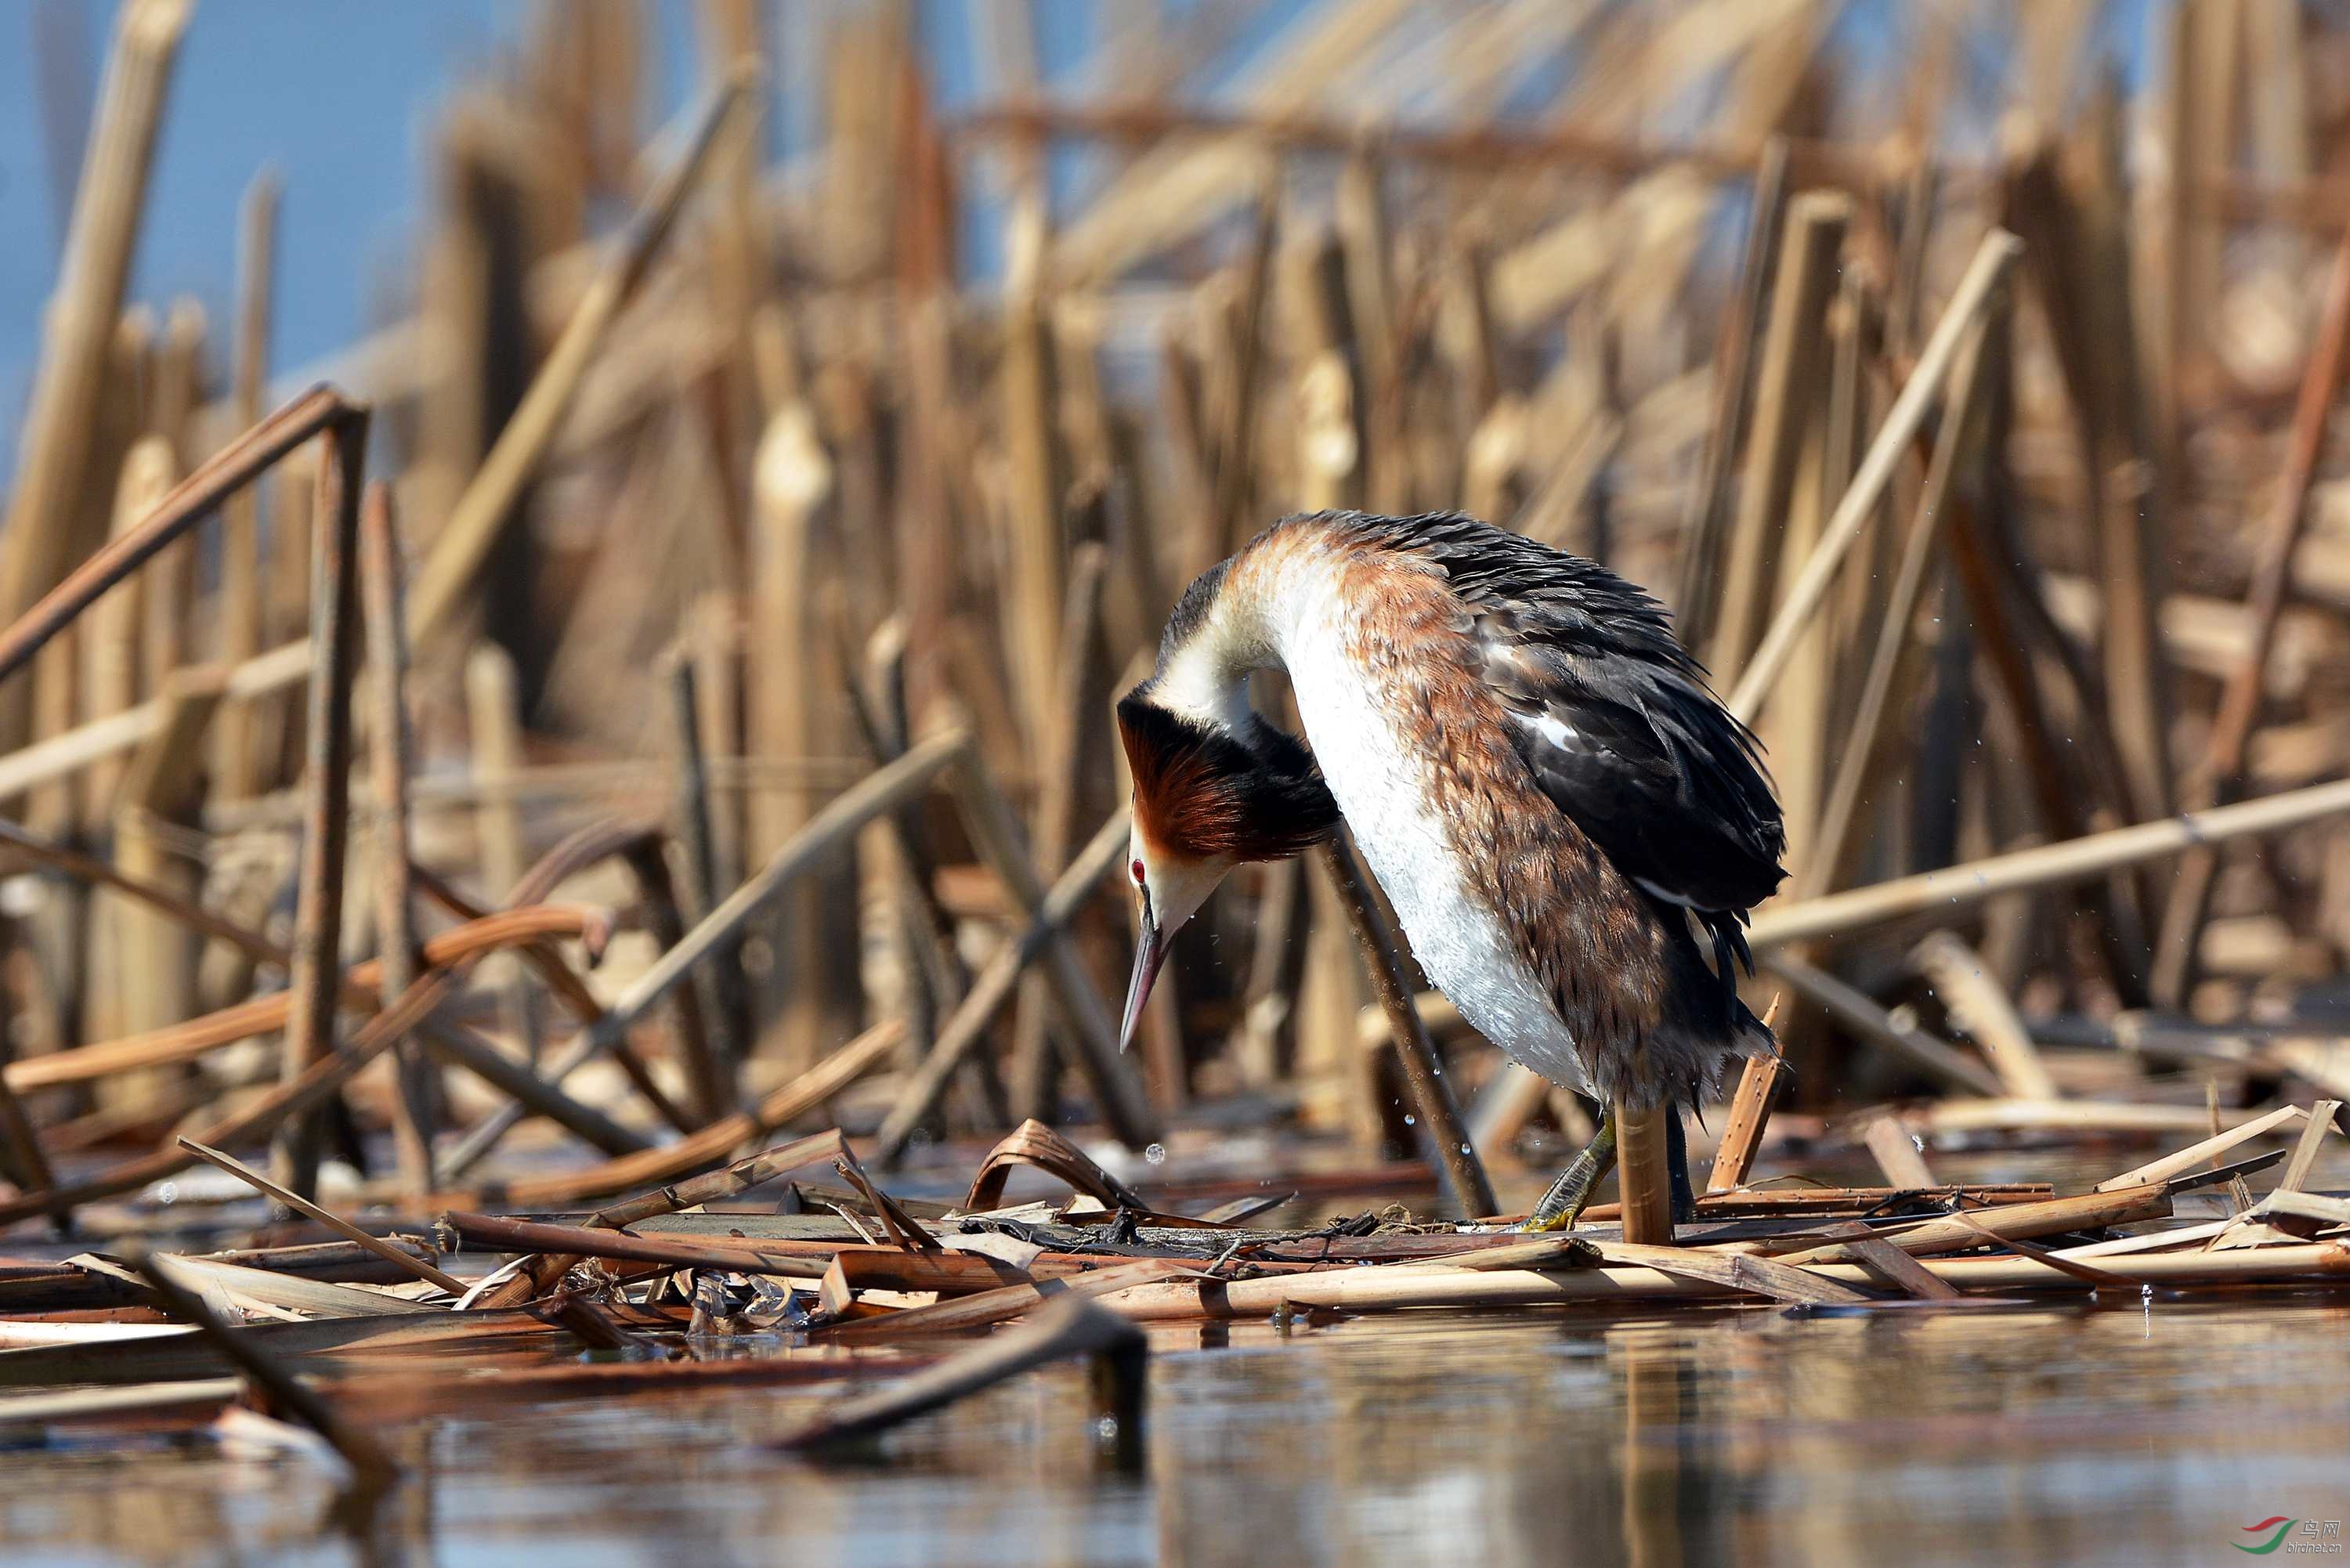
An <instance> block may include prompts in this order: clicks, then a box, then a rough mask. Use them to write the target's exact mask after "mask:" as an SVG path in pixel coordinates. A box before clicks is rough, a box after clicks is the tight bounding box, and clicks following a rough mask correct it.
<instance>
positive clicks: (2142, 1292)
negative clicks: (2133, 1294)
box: [2137, 1280, 2154, 1307]
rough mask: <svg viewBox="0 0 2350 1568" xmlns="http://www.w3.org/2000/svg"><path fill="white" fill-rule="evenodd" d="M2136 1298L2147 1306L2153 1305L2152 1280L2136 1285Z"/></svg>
mask: <svg viewBox="0 0 2350 1568" xmlns="http://www.w3.org/2000/svg"><path fill="white" fill-rule="evenodd" d="M2137 1299H2138V1300H2140V1301H2142V1302H2144V1303H2146V1304H2147V1306H2148V1307H2152V1306H2153V1305H2154V1282H2152V1281H2150V1280H2149V1281H2148V1282H2146V1283H2145V1284H2142V1285H2140V1286H2138V1288H2137Z"/></svg>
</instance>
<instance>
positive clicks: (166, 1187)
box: [155, 1181, 180, 1203]
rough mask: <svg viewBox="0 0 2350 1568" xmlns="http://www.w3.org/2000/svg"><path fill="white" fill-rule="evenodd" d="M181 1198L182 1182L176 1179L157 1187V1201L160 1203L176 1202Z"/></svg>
mask: <svg viewBox="0 0 2350 1568" xmlns="http://www.w3.org/2000/svg"><path fill="white" fill-rule="evenodd" d="M179 1200H180V1184H179V1183H178V1182H176V1181H167V1182H165V1183H163V1185H162V1186H161V1187H159V1188H157V1189H155V1201H156V1202H158V1203H176V1202H178V1201H179Z"/></svg>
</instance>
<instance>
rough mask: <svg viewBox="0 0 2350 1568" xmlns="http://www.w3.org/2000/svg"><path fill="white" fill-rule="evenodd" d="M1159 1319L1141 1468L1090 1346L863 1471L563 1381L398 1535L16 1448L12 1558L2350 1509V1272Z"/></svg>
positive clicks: (870, 1545)
mask: <svg viewBox="0 0 2350 1568" xmlns="http://www.w3.org/2000/svg"><path fill="white" fill-rule="evenodd" d="M1154 1340H1155V1345H1156V1350H1157V1354H1156V1355H1155V1357H1154V1359H1153V1363H1152V1370H1151V1397H1152V1402H1153V1403H1152V1409H1153V1420H1152V1424H1151V1429H1150V1433H1149V1458H1148V1463H1147V1466H1146V1468H1145V1469H1144V1470H1143V1472H1142V1473H1141V1474H1139V1475H1135V1476H1125V1475H1120V1474H1118V1473H1117V1472H1115V1471H1114V1470H1111V1469H1107V1468H1106V1467H1105V1466H1104V1465H1103V1464H1102V1462H1101V1461H1099V1460H1098V1459H1097V1448H1098V1445H1097V1440H1096V1434H1095V1433H1094V1431H1093V1430H1092V1427H1091V1417H1090V1416H1089V1415H1088V1413H1087V1411H1088V1406H1087V1399H1086V1397H1085V1394H1084V1386H1083V1383H1082V1380H1081V1377H1080V1376H1079V1374H1077V1373H1076V1371H1074V1370H1066V1371H1059V1372H1053V1373H1047V1374H1044V1375H1040V1376H1034V1377H1030V1378H1028V1379H1026V1380H1024V1381H1022V1382H1020V1383H1018V1384H1015V1385H1013V1386H1007V1387H1004V1388H1000V1389H998V1390H995V1391H994V1392H993V1393H991V1394H989V1395H986V1396H983V1397H979V1398H976V1399H972V1400H970V1401H967V1402H966V1403H964V1404H963V1405H962V1406H959V1407H955V1408H953V1409H951V1410H949V1411H947V1412H944V1413H941V1414H940V1415H936V1416H933V1417H929V1418H928V1419H926V1420H924V1421H921V1422H920V1423H917V1424H915V1425H913V1426H910V1427H908V1428H901V1429H900V1430H899V1432H898V1433H896V1434H894V1435H893V1436H892V1437H891V1438H890V1439H889V1442H888V1445H887V1448H886V1450H885V1453H886V1458H885V1459H882V1460H880V1461H878V1462H869V1463H857V1464H845V1463H832V1464H827V1465H817V1464H812V1463H807V1462H803V1461H799V1460H794V1459H781V1458H778V1457H775V1456H774V1455H771V1454H769V1453H767V1452H765V1451H764V1449H762V1448H761V1447H760V1445H761V1443H762V1441H763V1440H764V1439H765V1438H772V1437H774V1436H775V1435H776V1434H778V1433H780V1432H782V1431H784V1430H785V1428H788V1427H789V1426H791V1425H792V1424H793V1423H794V1422H795V1420H796V1419H798V1418H800V1417H804V1416H805V1415H806V1414H807V1413H808V1412H809V1411H810V1410H812V1409H813V1408H815V1407H816V1406H817V1405H818V1404H820V1403H821V1402H823V1401H824V1400H825V1399H827V1398H828V1397H832V1396H833V1395H834V1394H837V1392H838V1389H837V1387H833V1388H808V1387H794V1388H787V1389H772V1388H757V1389H744V1390H738V1391H727V1392H723V1393H708V1392H697V1393H694V1394H690V1395H644V1394H639V1395H635V1396H631V1397H626V1398H610V1399H597V1400H587V1401H582V1400H563V1401H557V1400H549V1401H546V1402H542V1403H537V1404H524V1403H515V1404H511V1405H505V1406H500V1407H492V1408H485V1409H484V1410H481V1411H479V1412H477V1413H473V1414H469V1415H466V1416H464V1417H437V1418H433V1419H431V1420H426V1421H421V1422H418V1423H415V1424H413V1425H411V1426H410V1427H407V1428H402V1429H401V1430H400V1432H399V1433H398V1434H397V1435H396V1437H395V1443H396V1445H397V1446H398V1447H399V1448H400V1451H401V1453H402V1454H403V1456H404V1458H405V1459H407V1460H408V1461H409V1462H410V1463H411V1467H412V1468H413V1469H415V1470H416V1471H418V1475H417V1477H416V1478H415V1479H412V1480H411V1481H410V1482H409V1483H408V1484H407V1486H406V1487H405V1488H404V1489H403V1490H401V1491H400V1493H398V1494H397V1495H396V1496H395V1497H394V1498H393V1500H392V1501H390V1503H388V1504H387V1505H386V1507H385V1510H384V1512H383V1515H382V1517H381V1519H380V1523H379V1538H378V1540H377V1541H376V1542H373V1543H372V1549H371V1550H370V1551H362V1549H361V1548H360V1547H359V1545H357V1544H355V1543H354V1542H351V1541H350V1540H348V1538H345V1537H338V1536H336V1535H333V1534H331V1533H325V1534H322V1533H321V1532H320V1531H319V1530H318V1528H317V1524H316V1522H315V1521H317V1519H318V1517H319V1516H320V1515H321V1513H322V1512H323V1511H325V1510H326V1508H327V1507H328V1503H329V1501H330V1499H331V1492H332V1488H331V1485H330V1484H329V1482H328V1480H327V1479H326V1478H325V1477H324V1476H323V1475H322V1473H321V1472H320V1471H319V1470H318V1469H316V1468H315V1467H314V1466H312V1465H311V1464H309V1463H307V1462H306V1461H304V1460H301V1459H293V1458H270V1459H230V1458H226V1457H224V1456H223V1455H222V1454H221V1452H220V1451H219V1450H218V1449H215V1448H214V1447H213V1446H212V1445H210V1444H209V1443H203V1444H195V1443H186V1442H179V1441H174V1440H171V1439H161V1438H159V1439H156V1440H154V1441H152V1442H150V1443H147V1444H144V1445H139V1444H133V1445H131V1446H130V1447H128V1448H127V1449H126V1448H125V1447H124V1446H123V1445H122V1444H120V1443H119V1442H115V1441H109V1442H108V1443H106V1444H105V1445H104V1446H102V1447H101V1446H99V1445H97V1444H95V1443H93V1444H92V1445H91V1446H88V1447H87V1448H77V1447H74V1446H60V1447H52V1448H49V1449H39V1450H21V1449H20V1450H17V1451H15V1452H9V1453H5V1454H0V1561H5V1563H10V1564H20V1565H26V1568H31V1565H34V1564H41V1565H48V1564H67V1563H73V1564H80V1563H222V1564H228V1563H237V1564H246V1563H365V1562H369V1561H378V1562H388V1563H441V1564H451V1565H455V1564H474V1563H483V1564H487V1563H500V1564H504V1563H524V1562H534V1563H535V1562H547V1563H567V1564H577V1565H581V1568H586V1565H590V1564H600V1563H696V1564H733V1563H743V1564H750V1563H782V1562H790V1563H795V1564H797V1563H805V1564H836V1563H837V1564H849V1565H862V1564H895V1563H909V1564H915V1563H919V1564H939V1565H949V1564H1006V1565H1011V1564H1021V1565H1032V1564H1033V1565H1037V1568H1047V1565H1052V1564H1062V1563H1066V1564H1096V1563H1101V1564H1111V1563H1120V1564H1122V1563H1251V1564H1256V1563H1265V1564H1280V1565H1284V1568H1287V1565H1290V1564H1331V1565H1334V1568H1335V1565H1352V1564H1378V1563H1455V1562H1461V1563H1495V1564H1509V1563H1613V1562H1628V1563H1677V1562H1683V1561H1687V1562H1699V1563H1789V1564H1814V1563H2131V1564H2137V1563H2217V1562H2233V1561H2238V1560H2239V1558H2240V1554H2239V1553H2237V1552H2234V1551H2231V1550H2230V1547H2231V1545H2232V1544H2233V1543H2234V1542H2243V1541H2258V1540H2260V1539H2262V1537H2257V1536H2248V1535H2245V1534H2243V1533H2242V1532H2241V1527H2242V1526H2244V1525H2246V1524H2250V1523H2253V1522H2256V1521H2261V1520H2264V1519H2269V1518H2271V1517H2272V1516H2274V1515H2280V1514H2282V1515H2286V1516H2288V1517H2291V1518H2293V1519H2296V1520H2300V1519H2313V1520H2317V1521H2321V1522H2322V1521H2327V1520H2338V1521H2350V1297H2345V1296H2334V1297H2327V1296H2324V1295H2317V1294H2313V1295H2310V1296H2308V1297H2305V1298H2298V1299H2296V1300H2294V1301H2293V1302H2292V1303H2284V1302H2280V1301H2278V1300H2277V1299H2276V1298H2274V1297H2273V1296H2272V1297H2270V1298H2268V1301H2267V1304H2263V1305H2260V1306H2248V1305H2243V1304H2228V1303H2219V1304H2211V1303H2199V1304H2187V1303H2178V1302H2168V1301H2162V1300H2157V1301H2155V1302H2153V1303H2146V1304H2141V1303H2138V1302H2136V1301H2131V1302H2129V1303H2123V1304H2118V1305H2115V1306H2112V1307H2106V1308H2102V1309H2101V1308H2096V1307H2090V1306H2085V1305H2070V1304H2068V1305H2065V1306H2063V1307H2055V1308H2037V1307H2035V1308H2031V1309H2023V1310H2015V1311H1992V1312H1984V1311H1974V1312H1963V1313H1948V1314H1932V1313H1886V1314H1874V1315H1868V1316H1857V1317H1805V1316H1799V1315H1795V1314H1790V1313H1788V1312H1785V1311H1783V1310H1780V1309H1777V1308H1769V1307H1748V1308H1731V1307H1722V1308H1714V1309H1695V1310H1691V1309H1681V1310H1679V1311H1677V1312H1675V1313H1674V1314H1672V1316H1671V1317H1670V1318H1669V1319H1668V1318H1664V1317H1661V1316H1657V1315H1648V1316H1637V1317H1627V1316H1623V1315H1620V1314H1618V1315H1613V1316H1598V1315H1594V1314H1587V1313H1584V1312H1579V1311H1577V1312H1570V1311H1564V1310H1561V1311H1523V1312H1514V1313H1504V1314H1494V1313H1483V1314H1478V1315H1476V1316H1475V1317H1473V1318H1471V1317H1470V1316H1467V1315H1463V1314H1433V1313H1423V1314H1412V1315H1409V1316H1388V1317H1385V1318H1378V1319H1368V1318H1366V1319H1357V1320H1355V1321H1353V1322H1347V1323H1341V1324H1334V1325H1329V1326H1319V1327H1313V1326H1300V1327H1299V1328H1297V1329H1296V1330H1295V1332H1294V1333H1293V1334H1291V1335H1290V1336H1289V1337H1287V1338H1283V1337H1282V1336H1280V1335H1279V1334H1276V1333H1274V1330H1273V1329H1272V1328H1271V1327H1270V1326H1269V1325H1263V1324H1235V1325H1232V1326H1231V1327H1230V1328H1229V1329H1201V1328H1198V1327H1192V1326H1184V1327H1181V1328H1180V1329H1161V1330H1159V1331H1158V1332H1157V1333H1156V1334H1154ZM734 1348H735V1350H736V1353H739V1354H754V1355H755V1354H775V1353H777V1351H778V1349H779V1346H778V1345H776V1344H775V1342H764V1341H747V1342H737V1343H736V1345H735V1346H734ZM2288 1539H2289V1541H2292V1542H2299V1541H2300V1540H2303V1539H2307V1540H2310V1541H2312V1542H2323V1537H2322V1534H2321V1535H2318V1536H2311V1537H2306V1538H2303V1537H2301V1536H2299V1535H2298V1534H2291V1535H2289V1537H2288ZM2341 1541H2342V1536H2341V1534H2340V1533H2338V1532H2337V1534H2336V1536H2335V1538H2334V1543H2333V1544H2334V1545H2335V1547H2336V1548H2337V1550H2336V1552H2334V1554H2335V1555H2340V1552H2339V1550H2338V1548H2339V1546H2340V1543H2341ZM2277 1555H2279V1556H2283V1555H2285V1553H2284V1552H2279V1553H2277Z"/></svg>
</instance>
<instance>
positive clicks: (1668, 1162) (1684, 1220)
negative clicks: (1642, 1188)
mask: <svg viewBox="0 0 2350 1568" xmlns="http://www.w3.org/2000/svg"><path fill="white" fill-rule="evenodd" d="M1665 1167H1666V1168H1667V1169H1668V1170H1669V1171H1670V1172H1671V1174H1672V1181H1673V1223H1674V1224H1676V1225H1686V1224H1689V1223H1690V1221H1691V1220H1695V1219H1696V1218H1697V1189H1695V1188H1693V1187H1691V1186H1690V1169H1689V1129H1688V1127H1684V1126H1683V1125H1682V1124H1681V1108H1680V1106H1668V1107H1666V1116H1665Z"/></svg>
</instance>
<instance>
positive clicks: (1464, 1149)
mask: <svg viewBox="0 0 2350 1568" xmlns="http://www.w3.org/2000/svg"><path fill="white" fill-rule="evenodd" d="M1469 1152H1471V1151H1470V1148H1469V1146H1468V1145H1467V1144H1465V1143H1464V1144H1462V1145H1461V1153H1462V1154H1467V1153H1469Z"/></svg>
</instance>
